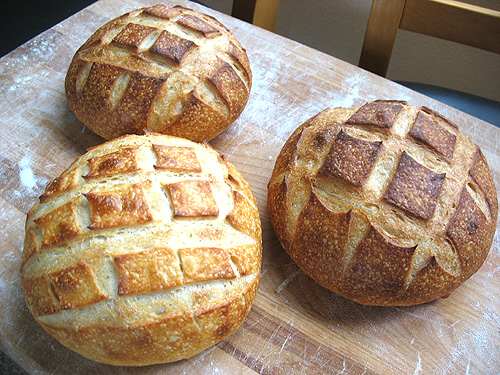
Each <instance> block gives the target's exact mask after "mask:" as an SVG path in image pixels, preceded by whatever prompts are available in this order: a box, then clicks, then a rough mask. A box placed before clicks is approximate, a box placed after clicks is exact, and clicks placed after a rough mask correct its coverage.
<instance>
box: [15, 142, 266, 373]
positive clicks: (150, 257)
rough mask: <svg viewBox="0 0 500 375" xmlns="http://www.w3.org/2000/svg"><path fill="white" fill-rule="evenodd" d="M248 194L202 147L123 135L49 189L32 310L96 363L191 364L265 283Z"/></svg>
mask: <svg viewBox="0 0 500 375" xmlns="http://www.w3.org/2000/svg"><path fill="white" fill-rule="evenodd" d="M261 241H262V239H261V227H260V220H259V214H258V211H257V206H256V202H255V200H254V197H253V196H252V193H251V191H250V188H249V185H248V184H247V183H246V182H245V180H244V179H243V178H242V176H241V174H240V173H239V172H238V171H237V170H236V169H235V167H234V166H233V165H232V164H230V163H229V162H228V160H226V158H224V157H222V156H221V155H219V154H218V153H217V152H216V151H215V150H213V149H212V148H210V146H208V145H206V144H198V143H193V142H191V141H188V140H185V139H182V138H177V137H172V136H166V135H155V134H147V135H142V136H139V135H127V136H123V137H121V138H118V139H115V140H113V141H109V142H107V143H105V144H102V145H100V146H98V147H95V148H93V149H91V150H90V151H89V152H87V153H86V154H85V155H83V156H82V157H80V158H78V159H77V160H76V161H75V162H74V163H73V164H72V165H71V166H70V167H69V168H68V169H67V170H65V171H64V172H63V173H62V174H61V176H60V177H58V178H56V179H55V180H54V181H53V182H51V183H50V184H49V185H48V186H47V188H46V190H45V192H44V194H43V195H42V196H41V198H40V200H39V202H37V203H36V204H35V205H34V207H33V208H32V209H31V210H30V212H29V214H28V217H27V222H26V237H25V243H24V250H23V258H22V268H21V280H22V286H23V290H24V294H25V297H26V302H27V304H28V307H29V309H30V310H31V312H32V314H33V316H34V317H35V318H36V320H37V321H38V322H39V323H40V324H41V325H42V326H43V327H44V328H45V329H46V330H47V331H48V332H49V333H50V334H51V335H52V336H54V337H55V338H56V339H58V340H59V341H60V342H61V343H63V344H64V345H66V346H67V347H69V348H70V349H73V350H74V351H76V352H78V353H80V354H82V355H84V356H86V357H88V358H90V359H93V360H96V361H100V362H104V363H108V364H114V365H148V364H153V363H161V362H170V361H176V360H179V359H183V358H189V357H191V356H193V355H195V354H197V353H198V352H200V351H201V350H203V349H205V348H208V347H210V346H212V345H214V344H216V343H217V342H219V341H221V340H222V339H224V338H225V337H227V336H228V335H229V334H231V333H232V332H233V331H234V330H235V329H236V328H237V327H238V326H239V325H240V324H241V323H242V321H243V320H244V318H245V317H246V315H247V314H248V312H249V310H250V308H251V306H252V303H253V300H254V297H255V294H256V292H257V288H258V286H259V281H260V264H261V258H262V242H261Z"/></svg>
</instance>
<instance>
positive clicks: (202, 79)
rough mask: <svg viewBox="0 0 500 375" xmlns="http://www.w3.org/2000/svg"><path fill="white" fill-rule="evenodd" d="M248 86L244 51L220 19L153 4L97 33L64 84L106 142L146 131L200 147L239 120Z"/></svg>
mask: <svg viewBox="0 0 500 375" xmlns="http://www.w3.org/2000/svg"><path fill="white" fill-rule="evenodd" d="M251 81H252V73H251V70H250V63H249V61H248V57H247V55H246V52H245V50H244V48H243V47H242V46H241V45H240V43H239V42H238V41H237V40H236V39H235V37H234V36H233V35H232V34H231V32H230V31H229V30H227V29H226V28H225V27H224V26H223V25H222V24H220V23H219V22H218V21H217V20H215V19H214V18H212V17H209V16H206V15H203V14H199V13H196V12H194V11H192V10H190V9H186V8H182V7H174V8H168V7H167V6H164V5H156V6H154V7H150V8H143V9H139V10H136V11H133V12H130V13H127V14H124V15H122V16H120V17H117V18H115V19H114V20H111V21H110V22H108V23H107V24H105V25H104V26H102V27H101V28H100V29H99V30H97V31H96V32H95V33H94V34H93V35H92V36H91V37H90V38H89V39H88V40H87V42H86V43H84V45H82V46H81V47H80V49H79V50H78V51H77V52H76V54H75V56H74V57H73V60H72V62H71V65H70V67H69V68H68V72H67V75H66V82H65V87H66V97H67V101H68V104H69V106H70V108H71V110H72V111H73V112H74V113H75V114H76V116H77V117H78V118H79V119H80V120H81V121H82V122H83V123H84V124H85V125H86V126H87V127H89V129H91V130H92V131H94V132H95V133H97V134H99V135H101V136H102V137H104V138H106V139H112V138H116V137H119V136H121V135H124V134H130V133H134V134H143V133H144V131H148V130H149V131H154V132H157V133H164V134H170V135H174V136H178V137H183V138H187V139H190V140H193V141H196V142H201V141H203V140H205V139H206V140H210V139H212V138H214V137H215V136H217V135H218V134H219V133H221V132H222V131H223V130H224V129H226V128H227V127H228V126H229V125H230V124H231V123H232V122H234V121H235V120H236V119H237V118H238V116H239V115H240V114H241V112H242V111H243V108H244V107H245V105H246V103H247V101H248V97H249V94H250V88H251Z"/></svg>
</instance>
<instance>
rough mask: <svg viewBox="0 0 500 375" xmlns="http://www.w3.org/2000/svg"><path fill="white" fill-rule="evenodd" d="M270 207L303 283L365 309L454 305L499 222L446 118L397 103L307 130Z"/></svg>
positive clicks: (488, 186)
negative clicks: (449, 301) (440, 301)
mask: <svg viewBox="0 0 500 375" xmlns="http://www.w3.org/2000/svg"><path fill="white" fill-rule="evenodd" d="M268 206H269V211H270V217H271V222H272V224H273V227H274V229H275V232H276V234H277V236H278V238H279V240H280V242H281V244H282V245H283V247H284V248H285V250H286V251H287V252H288V253H289V255H290V256H291V257H292V259H293V260H294V261H295V262H296V263H297V264H298V265H299V266H300V267H301V268H302V269H303V270H304V272H305V273H307V274H308V275H309V276H311V277H312V278H313V279H315V280H316V281H317V282H318V283H319V284H321V285H322V286H324V287H326V288H328V289H330V290H332V291H333V292H335V293H337V294H339V295H341V296H344V297H346V298H348V299H350V300H353V301H356V302H359V303H362V304H368V305H414V304H420V303H424V302H428V301H432V300H434V299H436V298H439V297H446V296H448V295H449V294H450V293H451V292H452V291H453V290H454V289H455V288H457V287H458V286H459V285H460V284H462V283H463V282H464V281H465V280H467V279H468V278H469V277H470V276H471V275H472V274H474V273H475V272H476V271H477V270H478V269H479V267H480V266H481V265H482V263H483V262H484V260H485V258H486V256H487V254H488V252H489V249H490V246H491V244H492V241H493V236H494V232H495V227H496V222H497V215H498V201H497V194H496V189H495V184H494V181H493V178H492V175H491V171H490V169H489V167H488V165H487V162H486V160H485V158H484V156H483V155H482V153H481V151H480V149H479V148H478V147H477V146H476V145H474V144H473V143H472V142H471V140H470V139H469V138H468V137H466V136H465V135H464V134H462V133H461V132H460V131H459V130H458V128H457V126H456V125H454V124H453V123H452V122H450V121H449V120H447V119H445V118H444V117H443V116H441V115H439V114H438V113H436V112H434V111H432V110H430V109H427V108H417V107H414V106H411V105H408V104H407V103H405V102H398V101H374V102H369V103H367V104H365V105H363V106H362V107H360V108H351V109H343V108H336V109H327V110H325V111H323V112H321V113H319V114H318V115H317V116H315V117H313V118H311V119H309V120H308V121H306V122H305V123H304V124H303V125H301V126H300V127H299V128H298V129H297V130H296V131H295V132H294V133H293V134H292V135H291V137H290V138H289V139H288V141H287V142H286V144H285V145H284V147H283V149H282V150H281V153H280V154H279V156H278V158H277V160H276V165H275V168H274V171H273V174H272V177H271V180H270V182H269V185H268Z"/></svg>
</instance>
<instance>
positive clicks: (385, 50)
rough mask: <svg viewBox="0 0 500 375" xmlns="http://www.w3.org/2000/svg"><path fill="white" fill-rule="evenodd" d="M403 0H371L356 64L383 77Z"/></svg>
mask: <svg viewBox="0 0 500 375" xmlns="http://www.w3.org/2000/svg"><path fill="white" fill-rule="evenodd" d="M404 6H405V0H373V2H372V9H371V11H370V17H369V20H368V26H367V28H366V33H365V40H364V43H363V48H362V50H361V56H360V59H359V64H358V66H359V67H360V68H363V69H366V70H369V71H371V72H373V73H375V74H378V75H380V76H383V77H385V75H386V74H387V69H388V68H389V61H390V59H391V55H392V49H393V47H394V42H395V41H396V35H397V32H398V28H399V24H400V20H401V16H402V14H403V9H404Z"/></svg>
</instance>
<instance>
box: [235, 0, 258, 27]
mask: <svg viewBox="0 0 500 375" xmlns="http://www.w3.org/2000/svg"><path fill="white" fill-rule="evenodd" d="M256 2H257V0H233V8H232V10H231V16H233V17H236V18H238V19H240V20H242V21H245V22H248V23H253V15H254V12H255V4H256Z"/></svg>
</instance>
